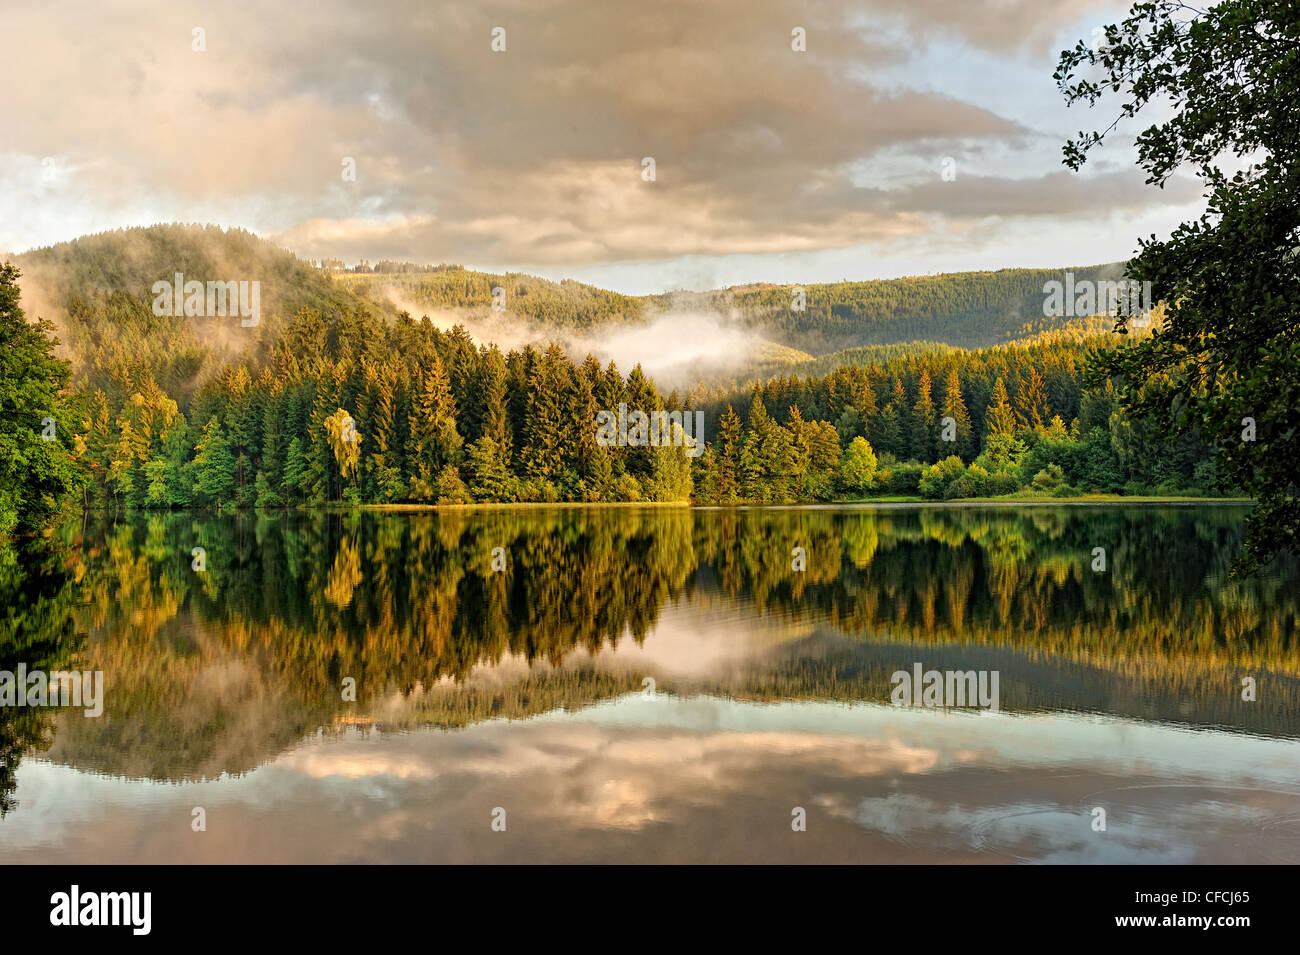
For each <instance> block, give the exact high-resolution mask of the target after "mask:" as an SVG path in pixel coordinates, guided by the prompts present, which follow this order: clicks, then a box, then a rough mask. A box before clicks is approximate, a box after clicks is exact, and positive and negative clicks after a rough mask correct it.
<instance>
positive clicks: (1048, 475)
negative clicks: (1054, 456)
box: [1033, 464, 1065, 491]
mask: <svg viewBox="0 0 1300 955" xmlns="http://www.w3.org/2000/svg"><path fill="white" fill-rule="evenodd" d="M1064 483H1065V473H1064V472H1063V471H1062V470H1061V466H1060V465H1059V464H1049V465H1048V466H1047V467H1045V468H1043V469H1042V470H1041V471H1039V472H1038V473H1037V474H1035V475H1034V481H1033V488H1034V490H1036V491H1055V490H1056V489H1057V488H1058V487H1060V486H1061V485H1062V484H1064Z"/></svg>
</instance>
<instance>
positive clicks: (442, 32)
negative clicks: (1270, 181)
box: [0, 0, 1168, 278]
mask: <svg viewBox="0 0 1300 955" xmlns="http://www.w3.org/2000/svg"><path fill="white" fill-rule="evenodd" d="M1111 6H1113V5H1112V4H1108V3H1107V4H1103V3H1097V2H1092V0H1055V2H1047V0H983V2H979V0H961V2H943V0H915V2H912V3H909V4H906V5H899V4H896V3H889V2H885V0H877V2H871V3H866V4H840V3H822V2H808V3H804V4H800V5H795V6H791V5H789V4H786V3H780V2H777V0H725V2H719V3H711V4H707V5H705V4H698V3H693V2H686V0H676V2H666V3H656V4H652V5H649V4H640V3H601V4H591V3H585V2H579V0H543V2H513V0H509V2H507V0H498V2H488V3H484V4H473V5H471V4H466V3H443V4H438V5H433V6H430V5H428V4H425V3H420V2H415V0H390V2H381V3H378V4H368V5H365V6H364V7H360V8H358V7H356V6H355V5H351V4H346V3H343V2H342V0H330V2H325V3H322V4H319V5H317V6H316V7H314V8H313V10H312V12H311V14H310V15H304V14H302V13H301V12H299V11H297V10H292V9H290V8H285V7H273V6H269V5H266V4H263V3H260V2H253V0H239V2H233V3H230V4H225V5H222V6H221V7H219V8H212V7H207V6H200V5H191V4H186V3H178V4H170V5H168V6H166V7H157V6H153V5H125V6H114V7H113V8H112V9H111V10H109V9H106V8H98V7H95V6H90V5H71V4H69V5H62V6H55V7H53V8H42V9H40V10H34V9H33V10H16V11H11V12H10V14H9V15H8V21H9V22H8V23H7V26H8V28H9V29H10V31H11V34H12V35H13V36H21V37H23V42H22V43H20V44H13V45H12V46H11V48H10V49H9V51H8V52H7V56H6V58H5V60H4V62H3V63H0V111H3V113H4V115H5V117H6V125H7V137H6V138H7V145H8V148H9V149H10V152H9V153H7V154H5V155H3V156H0V182H3V183H4V184H5V186H6V187H7V188H6V194H7V196H8V198H7V199H3V200H0V203H3V205H0V211H2V212H4V213H5V215H4V216H3V220H2V221H3V222H4V223H5V224H4V225H3V226H0V247H2V246H12V247H14V248H21V247H24V246H30V245H33V244H40V243H42V242H49V241H54V240H56V239H63V238H70V237H72V235H75V234H79V233H81V232H85V231H90V229H91V228H103V227H106V226H107V225H110V224H111V225H120V224H134V223H142V222H151V221H214V222H219V223H222V224H228V225H241V226H245V227H248V228H252V229H254V230H256V231H258V232H260V233H262V234H264V235H269V236H271V237H273V238H275V239H276V240H277V241H279V242H281V243H283V244H287V245H289V246H291V247H293V248H294V249H295V250H296V251H298V252H299V253H300V254H303V255H309V256H340V257H343V258H345V259H349V260H353V259H357V258H361V257H366V258H370V259H376V258H397V259H408V260H415V261H428V262H436V261H456V262H464V263H467V264H472V265H480V266H483V267H490V268H520V267H528V266H535V267H557V268H560V267H569V268H582V267H587V266H591V265H594V264H601V263H621V262H655V261H668V260H674V259H681V258H683V257H687V256H713V257H721V256H734V255H755V256H774V255H782V254H792V253H793V254H797V253H815V252H819V251H822V250H835V249H846V248H849V247H853V246H859V245H871V244H872V243H882V244H888V243H891V242H896V241H898V240H900V239H903V238H908V237H914V238H921V239H924V238H925V237H926V236H937V235H939V234H941V233H944V232H946V231H947V226H945V225H944V222H943V221H942V220H962V219H968V218H984V217H987V216H1001V217H1014V216H1031V217H1050V216H1057V217H1061V216H1065V215H1068V214H1070V213H1071V212H1075V211H1081V210H1086V209H1088V208H1089V204H1088V202H1087V201H1086V200H1087V191H1088V190H1089V189H1090V188H1092V187H1093V186H1094V185H1096V184H1095V183H1092V182H1091V181H1089V180H1079V179H1076V180H1075V182H1077V183H1079V184H1078V185H1077V186H1074V187H1065V188H1064V189H1063V188H1062V186H1061V185H1060V183H1061V182H1063V181H1064V178H1065V177H1066V174H1064V173H1061V172H1059V165H1057V163H1058V162H1059V157H1056V156H1052V157H1050V158H1044V157H1043V156H1041V155H1035V156H1034V157H1033V158H1032V160H1027V162H1028V166H1027V168H1025V169H1021V170H1018V171H1017V172H1018V176H1017V177H1011V176H1006V175H1004V174H1001V173H997V174H993V173H990V172H987V171H985V172H984V173H983V174H982V175H975V176H963V177H961V178H959V180H958V181H957V182H955V183H943V182H941V181H940V180H939V178H938V174H937V171H936V165H937V163H938V161H939V159H940V158H941V157H942V156H944V155H950V154H951V155H966V154H967V153H975V154H978V153H979V152H981V151H984V152H986V153H987V152H994V153H996V152H997V151H999V150H1000V149H1001V150H1005V149H1009V148H1013V147H1014V146H1015V144H1017V143H1022V142H1024V141H1025V140H1026V139H1027V138H1032V137H1039V138H1042V137H1043V136H1044V133H1043V132H1042V131H1041V130H1039V129H1036V128H1035V124H1034V123H1033V122H1032V121H1031V120H1030V119H1029V118H1028V114H1029V113H1030V112H1032V111H1027V113H1026V116H1024V117H1018V116H1016V115H1012V114H1011V113H1012V112H1013V111H1008V110H1006V109H1002V108H999V109H997V110H995V109H992V108H990V107H989V106H988V105H982V104H980V103H979V102H977V101H976V100H975V98H973V97H972V96H970V95H968V91H966V90H963V89H961V88H959V87H957V86H952V87H951V88H946V89H939V88H929V85H930V79H931V77H927V76H925V75H915V76H913V77H911V80H910V81H909V82H905V83H903V84H902V85H900V83H899V80H898V78H899V77H900V76H903V77H907V76H908V68H909V64H912V63H915V62H918V58H919V57H922V56H933V55H934V53H935V51H936V50H945V49H948V50H951V51H953V52H954V53H955V52H957V51H985V52H987V53H988V54H989V55H996V56H998V57H1001V58H1004V59H1006V60H1009V61H1011V62H1014V63H1016V64H1019V65H1020V67H1021V68H1023V69H1024V70H1025V73H1026V75H1029V76H1035V77H1038V78H1039V79H1048V77H1049V74H1050V69H1051V65H1052V57H1051V50H1052V49H1053V45H1054V44H1058V45H1059V35H1060V34H1061V32H1062V30H1068V27H1069V24H1070V23H1073V22H1077V21H1079V18H1086V17H1088V16H1090V15H1091V14H1092V13H1093V12H1094V11H1096V12H1097V16H1098V17H1100V14H1101V12H1102V11H1103V10H1109V9H1110V7H1111ZM1101 19H1106V18H1101ZM1099 22H1100V19H1099ZM497 26H501V27H504V28H505V29H506V31H507V32H506V42H507V48H506V51H505V52H502V53H495V52H493V51H492V49H491V30H492V29H493V28H494V27H497ZM795 27H802V28H803V29H804V30H805V31H806V33H807V51H806V52H795V51H793V50H792V49H791V30H792V29H793V28H795ZM196 29H201V30H203V31H204V33H203V40H204V45H205V49H204V50H202V51H196V50H195V49H193V42H194V41H193V31H194V30H196ZM126 51H129V55H124V52H126ZM886 72H887V73H888V76H889V79H888V80H887V81H886V80H885V79H884V78H883V77H884V74H885V73H886ZM950 86H951V84H950ZM647 156H648V157H653V158H654V160H655V163H656V179H655V181H654V182H646V181H644V180H643V179H642V175H641V173H642V159H643V158H644V157H647ZM879 157H895V158H897V157H902V158H904V159H906V160H907V161H909V162H911V163H912V164H913V165H914V166H915V167H916V168H918V169H924V170H929V173H928V179H926V180H925V181H922V182H920V183H917V184H915V185H914V187H913V188H911V189H908V190H904V191H901V192H900V191H899V190H897V189H886V188H881V184H880V183H876V182H864V181H862V177H861V175H860V170H861V168H862V164H864V163H870V162H872V161H873V159H877V158H879ZM347 158H350V159H353V160H355V162H356V171H357V177H356V181H355V182H353V181H345V180H344V179H343V178H342V175H341V171H342V164H343V161H344V160H345V159H347ZM47 159H48V160H50V162H48V163H47V162H45V161H46V160H47ZM51 166H52V167H53V168H55V169H57V170H59V175H60V177H61V179H60V182H59V184H58V188H57V189H52V188H51V187H50V185H49V183H48V182H47V181H42V180H41V178H40V177H41V173H42V170H48V169H49V168H51ZM1116 175H1117V176H1119V175H1121V174H1120V173H1116ZM1124 175H1129V174H1127V173H1126V174H1124ZM1130 178H1131V180H1132V181H1133V182H1136V181H1137V180H1136V177H1130ZM1125 181H1126V182H1129V181H1130V180H1125ZM1063 193H1068V194H1070V195H1072V196H1076V197H1077V198H1076V199H1075V201H1074V205H1073V207H1072V208H1064V209H1063V208H1061V202H1060V199H1061V196H1062V194H1063ZM1123 196H1124V202H1125V203H1133V204H1137V205H1144V204H1145V205H1160V204H1161V203H1166V202H1168V197H1167V196H1163V197H1162V196H1161V195H1160V194H1159V193H1158V192H1157V191H1155V190H1145V191H1142V190H1139V189H1136V188H1128V187H1125V190H1124V191H1123ZM1107 201H1110V200H1107ZM41 210H44V213H41ZM29 213H32V214H31V215H29ZM38 213H39V214H38ZM106 220H111V221H106ZM1054 231H1055V230H1054ZM755 277H756V278H757V277H761V276H755Z"/></svg>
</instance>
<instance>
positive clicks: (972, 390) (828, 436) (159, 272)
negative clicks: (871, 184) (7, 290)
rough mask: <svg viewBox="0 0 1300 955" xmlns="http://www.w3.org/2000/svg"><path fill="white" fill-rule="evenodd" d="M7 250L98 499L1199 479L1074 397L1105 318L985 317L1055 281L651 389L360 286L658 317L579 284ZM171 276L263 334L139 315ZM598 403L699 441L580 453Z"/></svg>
mask: <svg viewBox="0 0 1300 955" xmlns="http://www.w3.org/2000/svg"><path fill="white" fill-rule="evenodd" d="M21 261H22V264H23V266H24V267H25V268H29V269H32V270H33V272H34V273H35V274H36V276H37V281H36V282H35V283H33V284H32V285H31V286H29V287H33V288H35V289H37V290H38V293H39V294H40V295H43V296H44V297H43V298H40V299H39V300H38V301H37V302H35V303H27V304H28V307H29V308H31V309H32V311H34V312H38V313H39V312H40V311H43V310H44V309H52V311H53V314H52V316H51V317H54V318H56V319H57V320H58V321H59V322H60V327H59V332H60V334H61V335H62V336H63V337H64V338H65V340H66V343H67V349H68V350H69V351H70V352H71V356H72V358H73V367H74V379H73V387H74V389H75V390H76V391H77V392H78V393H79V396H80V397H79V411H78V415H79V417H80V427H79V428H77V429H76V430H77V431H78V434H77V435H76V455H77V461H78V464H79V466H81V467H82V468H83V469H84V471H85V473H87V474H88V475H89V478H90V482H89V490H88V492H87V495H86V500H87V502H88V503H91V504H94V505H99V506H106V507H164V508H165V507H186V506H195V505H197V506H207V507H226V506H238V507H275V506H283V505H293V504H311V505H319V504H326V503H330V502H343V503H353V504H357V503H433V502H442V503H458V502H461V503H463V502H475V501H638V500H648V501H663V502H671V501H686V500H692V499H693V500H696V501H712V502H724V503H725V502H735V501H742V500H746V501H760V502H773V501H806V500H830V499H845V498H848V499H853V498H860V497H863V496H868V495H873V494H901V495H918V494H919V495H923V496H928V497H976V496H987V495H990V494H1001V493H1008V492H1011V491H1016V490H1019V489H1022V488H1028V489H1029V490H1030V491H1031V492H1033V493H1043V494H1064V493H1074V492H1075V491H1128V492H1137V491H1146V490H1151V489H1158V490H1160V491H1162V492H1167V491H1174V490H1191V489H1208V488H1209V487H1211V485H1212V483H1213V478H1214V474H1213V473H1212V468H1211V466H1210V465H1209V464H1208V463H1207V461H1208V454H1207V453H1206V451H1205V449H1204V448H1203V447H1202V446H1201V445H1200V444H1199V442H1198V440H1197V439H1196V437H1195V436H1194V435H1189V436H1185V437H1184V438H1183V439H1182V441H1181V443H1180V444H1179V445H1178V446H1177V447H1171V448H1161V447H1157V446H1155V445H1154V444H1153V443H1152V442H1151V441H1149V440H1147V439H1146V438H1145V436H1144V435H1143V434H1141V433H1139V429H1137V428H1136V427H1134V426H1132V425H1130V424H1129V423H1128V422H1127V421H1125V420H1124V419H1123V418H1122V416H1120V415H1119V414H1118V413H1117V412H1116V405H1115V402H1114V400H1113V396H1112V395H1111V393H1110V391H1109V389H1108V388H1107V389H1103V390H1101V391H1097V392H1092V393H1089V392H1087V391H1085V389H1084V387H1083V384H1082V378H1081V368H1082V364H1083V362H1084V360H1085V355H1086V353H1087V352H1088V351H1089V350H1090V349H1110V348H1114V347H1117V346H1118V345H1120V344H1121V343H1122V341H1123V340H1122V339H1120V337H1119V336H1116V335H1114V334H1113V333H1111V332H1109V331H1105V330H1104V329H1105V328H1106V326H1107V325H1108V322H1107V321H1106V320H1104V319H1091V320H1084V321H1081V322H1079V321H1076V322H1073V323H1072V324H1070V325H1069V326H1068V327H1067V328H1065V329H1064V330H1062V331H1046V332H1045V331H1043V330H1042V328H1041V324H1042V323H1037V322H1032V321H1025V320H1024V317H1023V316H1022V315H1018V314H1014V313H1003V312H999V311H998V310H997V307H996V306H995V304H994V303H995V302H996V301H1007V300H1010V299H1012V298H1014V297H1015V296H1017V295H1018V296H1022V297H1028V296H1029V295H1030V291H1031V290H1032V289H1034V288H1037V290H1038V292H1037V294H1038V296H1039V301H1040V307H1039V311H1040V312H1041V294H1042V293H1041V288H1042V282H1043V281H1044V280H1045V279H1044V276H1045V275H1051V274H1053V273H1035V272H1025V271H1016V272H1007V273H990V274H987V275H981V276H974V275H968V276H946V277H939V278H935V279H908V280H899V281H898V282H894V283H870V282H869V283H848V284H842V285H835V286H823V287H817V286H813V287H810V289H809V298H808V305H809V311H808V312H807V313H791V315H793V316H795V317H794V318H789V319H788V322H789V323H790V324H787V325H786V326H785V327H787V328H791V329H793V328H794V327H795V326H796V325H797V324H798V323H799V322H801V321H810V322H812V324H813V325H816V323H817V322H818V321H824V322H825V326H824V327H825V329H826V330H828V332H834V333H835V334H839V333H840V332H845V333H846V334H848V333H849V332H848V331H846V330H853V331H852V334H854V335H859V336H861V335H876V334H879V335H882V336H887V335H888V334H893V333H899V334H901V332H902V330H903V329H904V328H909V327H911V324H910V323H909V320H908V319H907V317H906V314H907V313H906V310H907V309H908V308H916V309H917V315H918V316H919V318H918V321H919V322H921V323H922V324H924V323H926V322H930V323H932V324H933V325H934V327H935V328H936V330H942V329H947V330H948V331H949V332H951V333H952V334H953V335H954V336H957V337H962V336H965V337H972V336H973V337H981V336H982V337H986V338H987V337H992V338H998V337H1000V336H1001V335H1003V334H1011V333H1012V331H1019V332H1025V331H1026V330H1028V331H1029V332H1030V334H1029V335H1028V337H1027V338H1025V339H1023V340H1021V341H1019V342H1016V343H1013V344H1007V345H998V346H996V347H989V348H982V349H978V350H973V351H968V350H963V349H961V348H957V347H954V346H952V345H951V344H946V343H943V342H942V341H939V340H935V341H932V342H911V343H908V344H887V345H872V346H865V347H859V348H857V349H855V350H850V351H846V352H840V353H835V354H830V355H827V356H824V357H823V358H821V359H817V360H814V361H811V362H803V363H802V364H791V365H788V366H787V367H788V368H789V369H792V370H787V371H786V372H785V373H783V374H781V375H778V376H776V377H771V376H770V375H761V376H754V377H753V379H752V380H750V381H749V382H748V383H747V384H739V383H737V382H739V381H743V380H745V379H744V377H743V376H740V377H738V378H737V381H736V382H731V383H726V382H724V381H723V379H722V378H721V377H718V376H709V377H707V378H705V379H704V380H701V381H699V382H698V383H697V384H695V385H694V386H693V387H691V388H689V389H682V390H680V391H676V390H673V391H669V390H668V389H665V388H659V387H656V384H655V382H654V381H652V380H651V379H650V378H649V377H648V376H647V375H646V374H644V373H643V371H642V369H641V367H640V365H639V364H635V363H633V365H632V367H626V368H619V367H617V366H616V365H615V364H614V363H613V362H602V361H601V360H600V359H599V358H597V357H596V356H594V355H585V354H567V353H566V352H565V350H564V349H563V348H561V347H560V346H558V345H555V344H551V345H546V344H544V343H543V344H541V345H533V344H528V345H525V346H522V347H519V348H515V349H503V348H499V347H497V346H496V345H493V344H484V343H482V342H479V341H475V340H474V339H473V338H471V336H470V335H469V334H467V333H466V331H465V330H464V329H463V328H460V327H452V328H447V327H442V328H440V327H438V325H437V324H435V323H434V322H433V321H431V320H429V319H428V318H423V319H417V318H415V317H413V316H412V315H411V314H409V313H407V312H398V311H397V310H396V309H395V308H394V307H393V306H392V304H390V303H388V302H386V301H380V297H379V296H378V295H376V294H375V292H376V289H375V288H372V287H362V286H365V284H366V283H376V282H378V281H379V280H381V279H382V280H383V281H385V282H388V283H391V282H392V281H394V280H396V281H399V282H403V283H408V285H406V286H404V287H406V288H407V290H408V291H409V292H410V293H411V294H412V295H425V296H426V297H425V299H424V300H425V301H427V302H428V303H429V306H430V308H433V307H434V306H436V305H445V306H448V307H451V308H453V309H462V308H471V307H473V308H481V309H483V310H485V311H486V310H488V309H490V302H491V295H492V288H493V287H495V286H496V284H497V283H501V282H505V283H508V284H507V285H506V286H503V287H506V288H507V289H508V293H507V294H508V299H509V307H510V308H511V309H518V311H517V312H508V313H507V316H509V315H520V314H525V312H526V310H527V309H532V312H531V313H528V314H529V315H530V318H531V319H532V320H534V321H539V322H543V323H551V324H552V325H554V326H555V327H564V326H567V325H568V324H571V323H582V322H597V321H602V322H603V321H615V322H625V321H630V320H632V319H633V318H634V317H635V316H636V315H638V314H648V313H649V312H650V311H651V310H653V309H654V308H658V307H660V306H661V305H663V304H664V303H663V302H658V301H655V300H640V306H639V307H641V308H642V311H641V312H639V313H638V312H636V311H635V308H634V306H637V303H638V300H634V299H630V298H628V297H625V296H617V295H615V294H614V293H606V292H602V291H601V290H599V289H593V288H591V287H590V286H584V285H580V284H579V283H548V282H545V281H543V280H540V279H531V278H528V277H521V276H489V275H482V274H479V273H473V272H468V271H466V270H463V269H458V268H454V267H436V268H433V269H428V270H423V271H414V270H409V269H408V270H403V269H402V268H401V267H397V266H394V269H395V271H393V272H392V273H388V274H385V275H382V276H380V275H376V274H374V273H356V274H353V275H345V276H343V277H340V276H339V275H338V274H337V273H335V272H334V271H333V270H330V269H327V268H321V267H317V266H313V265H309V264H308V263H305V262H302V261H300V260H298V259H296V258H295V257H294V256H293V255H292V254H291V253H288V252H285V251H283V250H278V249H275V248H274V247H273V246H271V245H269V244H268V243H266V242H263V241H262V240H259V239H257V238H256V237H254V236H252V235H250V234H248V233H244V232H239V231H223V230H220V229H209V228H198V227H189V226H168V227H156V228H152V229H133V230H125V231H123V232H117V233H111V234H105V235H101V236H91V237H88V238H85V239H81V240H78V241H77V242H73V243H67V244H65V245H62V246H56V247H54V248H52V249H46V250H40V251H37V252H33V253H30V254H29V255H27V256H24V257H23V258H22V260H21ZM176 272H182V273H184V274H185V276H186V277H193V278H195V279H199V280H202V279H208V278H212V277H214V276H215V277H217V278H219V279H222V280H245V279H249V280H251V279H256V280H258V281H259V282H261V283H262V287H263V289H264V291H263V295H262V301H263V308H262V316H261V320H260V322H259V323H258V324H257V325H256V326H255V327H251V328H249V327H243V326H242V325H241V323H240V321H239V320H238V319H237V318H232V317H226V318H214V317H210V316H209V317H194V316H188V317H181V316H169V315H164V316H159V315H156V314H155V313H154V309H153V308H152V307H151V304H152V302H153V295H152V292H151V287H152V285H153V283H155V282H158V281H170V280H171V278H172V276H173V274H174V273H176ZM784 295H786V290H783V289H777V288H767V289H747V290H732V291H728V292H720V293H713V295H712V296H705V297H702V298H701V299H700V301H705V300H709V301H724V300H725V301H731V302H733V303H741V304H742V305H743V308H741V309H740V310H739V312H738V314H741V318H740V319H739V320H742V321H751V322H757V321H759V320H760V318H761V316H762V315H765V314H769V312H770V310H771V309H774V308H776V306H777V304H778V300H779V301H781V302H784V301H785V299H784V298H781V296H784ZM480 296H483V300H482V301H478V299H479V297H480ZM774 296H776V297H774ZM696 304H697V305H698V304H699V303H698V302H697V303H696ZM787 311H788V309H787ZM860 315H867V316H868V319H869V320H867V321H865V323H863V322H858V321H857V319H856V318H854V317H853V316H860ZM981 315H987V316H992V317H990V318H989V320H988V321H987V322H983V323H982V324H981V320H979V316H981ZM780 321H782V322H785V321H787V318H786V317H782V318H781V319H780ZM855 322H857V324H855ZM444 326H445V323H444ZM810 327H811V326H810ZM977 328H978V329H980V330H979V332H978V335H976V331H975V329H977ZM891 329H892V330H893V331H892V332H891V331H890V330H891ZM837 330H838V331H837ZM620 405H626V406H627V407H628V408H629V409H632V410H634V411H642V412H645V413H647V414H650V413H653V412H656V411H667V412H679V411H680V412H685V411H696V412H701V413H702V415H703V420H702V427H703V435H702V440H703V441H705V442H707V445H708V446H707V447H704V446H699V447H696V446H692V442H691V441H687V440H685V437H684V435H682V434H673V439H674V443H673V444H672V445H670V446H663V447H648V446H633V447H628V446H615V447H607V446H601V445H600V444H599V443H598V442H597V440H596V429H595V426H594V422H595V420H596V416H597V414H598V413H599V412H600V411H611V412H613V411H616V410H617V409H618V408H619V406H620ZM693 436H694V433H692V437H693Z"/></svg>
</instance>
